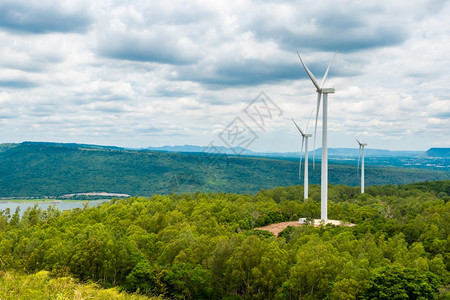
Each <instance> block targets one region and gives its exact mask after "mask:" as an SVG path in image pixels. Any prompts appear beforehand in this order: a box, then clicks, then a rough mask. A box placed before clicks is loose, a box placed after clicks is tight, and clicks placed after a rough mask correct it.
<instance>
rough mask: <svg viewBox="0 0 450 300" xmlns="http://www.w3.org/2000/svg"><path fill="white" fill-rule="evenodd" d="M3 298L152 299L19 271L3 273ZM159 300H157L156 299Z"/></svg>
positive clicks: (0, 293)
mask: <svg viewBox="0 0 450 300" xmlns="http://www.w3.org/2000/svg"><path fill="white" fill-rule="evenodd" d="M0 299H4V300H6V299H23V300H25V299H30V300H38V299H104V300H110V299H117V300H119V299H123V300H127V299H130V300H139V299H151V298H148V297H145V296H141V295H131V294H126V293H123V292H119V291H118V289H116V288H112V289H101V288H99V287H98V286H97V285H95V284H92V283H91V284H81V283H79V282H77V281H76V280H74V279H72V278H69V277H61V278H52V277H50V276H49V272H46V271H40V272H38V273H36V274H32V275H23V274H20V273H17V272H0ZM152 299H156V298H152Z"/></svg>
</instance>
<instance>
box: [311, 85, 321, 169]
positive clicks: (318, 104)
mask: <svg viewBox="0 0 450 300" xmlns="http://www.w3.org/2000/svg"><path fill="white" fill-rule="evenodd" d="M321 97H322V93H320V92H318V94H317V108H316V125H315V127H314V152H313V169H314V168H315V167H316V164H315V158H316V136H317V119H318V118H319V110H320V98H321Z"/></svg>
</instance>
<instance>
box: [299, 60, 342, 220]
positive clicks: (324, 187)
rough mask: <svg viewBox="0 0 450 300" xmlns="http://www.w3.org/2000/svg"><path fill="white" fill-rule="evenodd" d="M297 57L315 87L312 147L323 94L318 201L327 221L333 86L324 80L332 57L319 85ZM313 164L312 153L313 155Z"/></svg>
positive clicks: (323, 216)
mask: <svg viewBox="0 0 450 300" xmlns="http://www.w3.org/2000/svg"><path fill="white" fill-rule="evenodd" d="M297 54H298V58H299V59H300V62H301V63H302V66H303V68H304V69H305V71H306V73H307V74H308V76H309V78H310V79H311V81H312V83H313V84H314V86H315V87H316V91H317V109H316V125H315V128H314V149H315V148H316V136H317V119H318V117H319V109H320V99H321V97H322V94H323V114H322V118H323V121H322V174H321V184H320V186H321V193H320V197H321V202H320V218H321V219H322V220H323V221H325V222H327V221H328V146H327V126H328V122H327V121H328V94H333V93H334V88H324V87H323V86H324V84H325V81H326V80H327V76H328V71H329V70H330V66H331V63H332V62H333V59H334V57H335V56H336V54H335V55H334V56H333V58H332V59H331V61H330V63H329V64H328V68H327V70H326V72H325V75H324V76H323V79H322V82H321V84H320V85H319V83H318V82H317V79H316V77H314V74H313V73H312V72H311V71H310V70H309V69H308V67H307V66H306V65H305V64H304V63H303V60H302V58H301V56H300V53H298V51H297ZM313 166H314V155H313Z"/></svg>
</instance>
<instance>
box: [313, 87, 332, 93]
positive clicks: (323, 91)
mask: <svg viewBox="0 0 450 300" xmlns="http://www.w3.org/2000/svg"><path fill="white" fill-rule="evenodd" d="M317 92H318V93H322V94H334V88H323V89H320V91H317Z"/></svg>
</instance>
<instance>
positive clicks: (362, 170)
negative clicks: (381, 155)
mask: <svg viewBox="0 0 450 300" xmlns="http://www.w3.org/2000/svg"><path fill="white" fill-rule="evenodd" d="M355 140H356V141H357V142H358V144H359V153H358V170H359V158H360V157H361V194H364V147H365V146H367V144H366V143H361V142H360V141H358V139H357V138H355Z"/></svg>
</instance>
